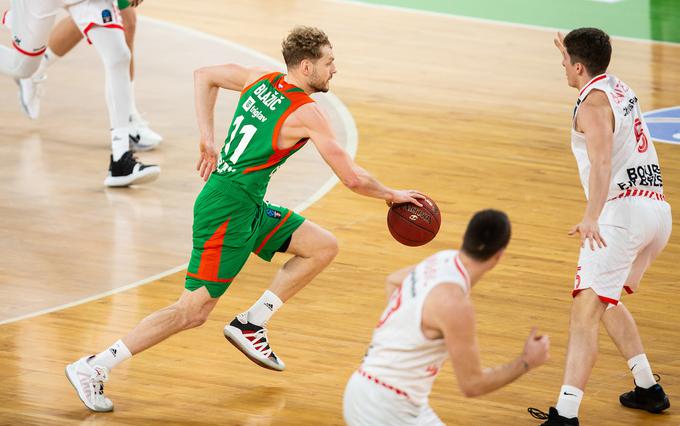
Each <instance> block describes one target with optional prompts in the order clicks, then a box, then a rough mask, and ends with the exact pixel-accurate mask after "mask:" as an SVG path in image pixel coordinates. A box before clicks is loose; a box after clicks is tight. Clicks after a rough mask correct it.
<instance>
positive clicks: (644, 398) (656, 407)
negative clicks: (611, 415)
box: [619, 383, 671, 414]
mask: <svg viewBox="0 0 680 426" xmlns="http://www.w3.org/2000/svg"><path fill="white" fill-rule="evenodd" d="M619 402H621V405H623V406H624V407H628V408H636V409H638V410H645V411H649V412H650V413H654V414H658V413H660V412H662V411H663V410H665V409H667V408H668V407H670V406H671V403H670V401H668V396H667V395H666V392H664V391H663V388H662V387H661V385H660V384H658V383H656V384H655V385H654V386H652V387H651V388H649V389H645V388H641V387H639V386H638V385H635V389H633V390H632V391H630V392H626V393H624V394H621V396H620V397H619Z"/></svg>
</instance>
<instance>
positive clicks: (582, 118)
mask: <svg viewBox="0 0 680 426" xmlns="http://www.w3.org/2000/svg"><path fill="white" fill-rule="evenodd" d="M576 125H577V130H580V131H582V132H583V133H584V134H585V137H586V149H587V151H588V160H589V161H590V176H589V178H588V203H587V204H586V210H585V212H584V214H583V219H582V220H581V223H579V224H578V225H576V226H574V227H573V228H572V229H571V231H569V235H573V234H575V233H577V232H578V233H579V234H580V236H581V245H582V246H583V244H584V243H585V240H588V243H589V245H590V249H591V250H594V249H595V245H597V246H598V247H600V248H602V247H606V246H607V242H606V241H605V240H604V239H603V238H602V236H601V235H600V227H599V225H598V219H599V218H600V213H601V212H602V208H603V207H604V203H605V202H606V201H607V194H608V192H609V181H610V179H611V171H612V164H611V163H612V145H613V143H614V114H613V112H612V109H611V106H610V105H609V99H607V95H606V94H605V93H604V92H602V91H600V90H594V91H592V92H591V93H590V94H589V95H588V97H587V98H586V100H585V101H584V102H583V104H581V106H580V108H579V110H578V115H577V116H576Z"/></svg>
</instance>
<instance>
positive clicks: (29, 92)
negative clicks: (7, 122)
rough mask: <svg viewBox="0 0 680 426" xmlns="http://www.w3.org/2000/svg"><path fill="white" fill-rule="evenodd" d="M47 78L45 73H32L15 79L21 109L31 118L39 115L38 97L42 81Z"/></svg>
mask: <svg viewBox="0 0 680 426" xmlns="http://www.w3.org/2000/svg"><path fill="white" fill-rule="evenodd" d="M45 80H47V75H46V74H42V75H34V76H32V77H29V78H21V79H17V80H15V81H16V83H17V85H19V103H20V104H21V109H23V110H24V113H26V115H27V116H28V118H30V119H31V120H35V119H37V118H38V116H39V115H40V97H41V96H42V94H43V87H42V83H43V82H44V81H45Z"/></svg>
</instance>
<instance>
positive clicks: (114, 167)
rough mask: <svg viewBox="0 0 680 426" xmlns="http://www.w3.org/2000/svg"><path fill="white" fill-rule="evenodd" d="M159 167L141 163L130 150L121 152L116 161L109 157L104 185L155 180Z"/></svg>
mask: <svg viewBox="0 0 680 426" xmlns="http://www.w3.org/2000/svg"><path fill="white" fill-rule="evenodd" d="M160 174H161V168H160V167H159V166H156V165H154V164H149V165H146V164H142V163H140V162H139V161H137V159H136V158H135V157H134V156H133V155H132V151H128V152H126V153H125V154H123V156H122V157H120V159H119V160H118V161H113V155H112V156H111V157H110V163H109V175H108V176H107V177H106V179H105V180H104V185H106V186H129V185H134V184H138V183H146V182H151V181H153V180H156V178H157V177H158V175H160Z"/></svg>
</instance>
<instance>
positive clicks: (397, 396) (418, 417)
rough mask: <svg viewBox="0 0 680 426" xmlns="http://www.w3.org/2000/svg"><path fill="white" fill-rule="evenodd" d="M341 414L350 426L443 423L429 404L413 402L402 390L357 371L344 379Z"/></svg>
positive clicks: (438, 425)
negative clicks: (345, 384)
mask: <svg viewBox="0 0 680 426" xmlns="http://www.w3.org/2000/svg"><path fill="white" fill-rule="evenodd" d="M343 415H344V417H345V422H346V423H347V424H348V425H349V426H379V425H394V426H416V425H418V426H421V425H422V426H424V425H427V426H443V425H444V423H443V422H442V421H441V420H440V419H439V417H438V416H437V414H436V413H435V412H434V411H433V410H432V408H431V407H430V406H429V405H428V404H425V405H416V404H415V403H413V402H412V401H410V400H409V399H408V396H406V395H404V393H403V392H398V390H397V389H395V388H393V387H392V386H390V385H388V384H386V383H382V382H381V381H380V380H379V379H377V378H375V377H372V376H371V377H369V375H366V374H364V375H361V374H360V373H359V372H358V371H357V372H355V373H354V374H352V377H350V379H349V382H347V387H346V388H345V395H344V398H343Z"/></svg>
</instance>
